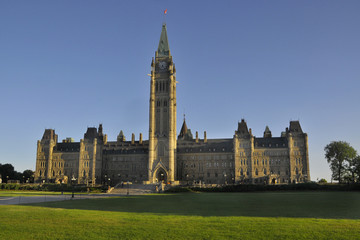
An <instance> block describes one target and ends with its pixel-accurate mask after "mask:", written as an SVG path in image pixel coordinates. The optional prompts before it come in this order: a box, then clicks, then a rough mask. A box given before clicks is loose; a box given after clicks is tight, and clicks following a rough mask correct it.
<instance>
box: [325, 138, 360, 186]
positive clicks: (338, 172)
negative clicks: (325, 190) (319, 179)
mask: <svg viewBox="0 0 360 240" xmlns="http://www.w3.org/2000/svg"><path fill="white" fill-rule="evenodd" d="M324 150H325V158H326V159H327V162H328V163H329V165H330V169H331V171H332V178H333V179H334V180H338V181H339V183H342V182H343V180H344V178H348V176H349V169H350V167H351V162H352V160H353V159H354V158H355V157H356V155H357V154H356V150H355V149H354V148H353V147H351V146H350V144H349V143H347V142H343V141H338V142H331V143H330V144H328V145H326V146H325V148H324Z"/></svg>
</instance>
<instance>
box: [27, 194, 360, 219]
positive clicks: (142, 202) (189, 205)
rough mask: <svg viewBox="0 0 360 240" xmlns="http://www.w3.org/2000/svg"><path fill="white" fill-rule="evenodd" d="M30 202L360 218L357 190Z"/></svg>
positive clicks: (165, 211)
mask: <svg viewBox="0 0 360 240" xmlns="http://www.w3.org/2000/svg"><path fill="white" fill-rule="evenodd" d="M31 205H32V206H42V207H50V208H65V209H83V210H100V211H119V212H133V213H155V214H166V215H195V216H253V217H299V218H300V217H301V218H338V219H360V193H359V192H262V193H261V192H260V193H182V194H158V195H143V196H125V197H111V198H102V199H88V200H76V201H62V202H46V203H37V204H31Z"/></svg>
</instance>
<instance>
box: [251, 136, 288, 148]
mask: <svg viewBox="0 0 360 240" xmlns="http://www.w3.org/2000/svg"><path fill="white" fill-rule="evenodd" d="M287 146H288V140H287V138H285V137H271V138H270V137H266V138H254V147H255V148H287Z"/></svg>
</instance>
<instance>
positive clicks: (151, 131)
mask: <svg viewBox="0 0 360 240" xmlns="http://www.w3.org/2000/svg"><path fill="white" fill-rule="evenodd" d="M156 54H157V52H156ZM149 105H150V106H149V160H148V181H150V183H151V182H152V177H153V176H152V167H153V163H154V159H155V62H154V59H153V60H152V63H151V82H150V104H149Z"/></svg>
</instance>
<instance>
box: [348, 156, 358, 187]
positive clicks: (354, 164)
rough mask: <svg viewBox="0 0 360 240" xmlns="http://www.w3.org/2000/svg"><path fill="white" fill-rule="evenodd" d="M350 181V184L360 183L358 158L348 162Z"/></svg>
mask: <svg viewBox="0 0 360 240" xmlns="http://www.w3.org/2000/svg"><path fill="white" fill-rule="evenodd" d="M349 171H350V179H351V181H352V182H360V156H356V157H355V158H354V159H352V160H351V162H350V167H349Z"/></svg>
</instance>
